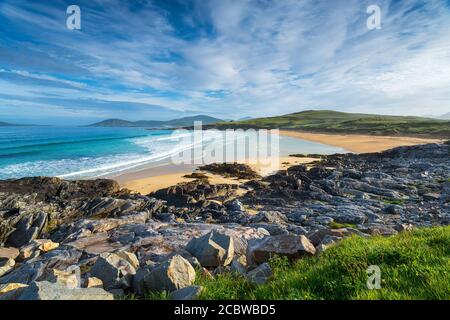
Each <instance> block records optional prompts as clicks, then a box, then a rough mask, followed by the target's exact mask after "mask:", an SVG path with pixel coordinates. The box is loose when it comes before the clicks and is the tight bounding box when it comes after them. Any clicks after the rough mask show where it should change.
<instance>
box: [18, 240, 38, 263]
mask: <svg viewBox="0 0 450 320" xmlns="http://www.w3.org/2000/svg"><path fill="white" fill-rule="evenodd" d="M36 250H37V246H36V244H33V243H30V244H27V245H26V246H23V247H21V248H20V251H19V256H18V261H25V260H27V259H29V258H31V257H37V256H39V254H40V252H37V253H36V254H35V252H36Z"/></svg>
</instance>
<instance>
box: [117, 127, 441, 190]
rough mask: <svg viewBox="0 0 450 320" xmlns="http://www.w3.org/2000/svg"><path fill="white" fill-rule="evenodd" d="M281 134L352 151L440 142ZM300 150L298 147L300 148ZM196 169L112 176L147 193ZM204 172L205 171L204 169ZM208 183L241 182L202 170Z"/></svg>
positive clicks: (289, 161)
mask: <svg viewBox="0 0 450 320" xmlns="http://www.w3.org/2000/svg"><path fill="white" fill-rule="evenodd" d="M280 135H284V136H289V137H293V138H299V139H303V140H307V141H312V142H318V143H322V144H326V145H331V146H336V147H340V148H343V149H345V150H348V151H349V152H354V153H366V152H379V151H383V150H387V149H391V148H395V147H399V146H408V145H417V144H426V143H435V142H441V140H438V139H421V138H413V137H382V136H380V137H378V136H370V135H334V134H321V133H307V132H299V131H289V130H280ZM299 153H301V150H299ZM315 160H317V159H314V158H296V157H280V158H279V169H285V168H287V167H289V166H292V165H295V164H300V163H303V164H306V163H309V162H312V161H315ZM248 164H249V165H250V166H251V167H252V168H253V170H255V171H256V172H258V173H259V174H261V175H263V176H264V175H268V174H270V173H272V172H273V171H274V170H273V168H270V167H264V166H262V165H260V164H252V163H248ZM194 171H197V172H200V171H198V170H197V167H196V166H193V165H191V166H190V165H170V164H168V165H164V166H160V167H155V168H149V169H143V170H140V171H136V172H130V173H124V174H122V175H120V176H117V177H112V178H113V179H115V180H116V181H118V182H119V183H120V185H121V186H123V187H125V188H127V189H130V190H133V191H135V192H139V193H141V194H148V193H150V192H153V191H156V190H159V189H162V188H167V187H169V186H173V185H176V184H177V183H180V182H188V181H192V180H193V179H192V178H186V177H184V176H185V175H188V174H190V173H192V172H194ZM204 173H205V172H204ZM205 174H206V175H207V176H208V178H209V181H210V182H211V183H216V184H217V183H229V184H232V183H235V184H239V183H241V182H243V181H242V180H241V181H239V180H237V179H231V178H224V177H222V176H219V175H213V174H210V173H205Z"/></svg>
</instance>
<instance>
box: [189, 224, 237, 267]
mask: <svg viewBox="0 0 450 320" xmlns="http://www.w3.org/2000/svg"><path fill="white" fill-rule="evenodd" d="M185 249H186V251H188V252H189V253H191V254H192V255H193V256H194V257H196V258H197V259H198V261H199V262H200V264H201V265H202V266H204V267H217V266H220V265H224V266H226V265H228V264H230V263H231V260H232V259H233V256H234V242H233V238H232V237H230V236H228V235H225V234H222V233H219V232H216V231H211V232H210V233H208V234H206V235H204V236H202V237H200V238H193V239H192V240H191V241H189V243H188V244H187V246H186V248H185Z"/></svg>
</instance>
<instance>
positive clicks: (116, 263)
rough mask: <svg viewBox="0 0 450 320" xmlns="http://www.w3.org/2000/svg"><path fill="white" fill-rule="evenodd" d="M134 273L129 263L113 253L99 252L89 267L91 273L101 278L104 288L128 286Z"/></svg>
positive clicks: (134, 270)
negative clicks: (98, 255)
mask: <svg viewBox="0 0 450 320" xmlns="http://www.w3.org/2000/svg"><path fill="white" fill-rule="evenodd" d="M135 273H136V269H135V268H134V267H133V266H132V265H131V263H130V262H128V261H127V260H126V259H123V258H121V257H120V256H118V255H117V254H115V253H104V254H101V255H100V257H99V258H98V259H97V261H96V262H95V264H94V265H93V266H92V268H91V275H92V276H93V277H96V278H99V279H100V280H102V282H103V284H104V287H105V289H121V288H128V287H130V286H131V280H132V277H133V275H134V274H135Z"/></svg>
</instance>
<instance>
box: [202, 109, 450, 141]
mask: <svg viewBox="0 0 450 320" xmlns="http://www.w3.org/2000/svg"><path fill="white" fill-rule="evenodd" d="M210 127H214V128H218V129H225V128H272V129H275V128H278V129H289V130H301V131H309V132H323V133H349V134H372V135H411V136H430V137H439V138H450V121H448V120H437V119H429V118H421V117H401V116H384V115H374V114H360V113H345V112H337V111H328V110H323V111H302V112H297V113H292V114H288V115H284V116H278V117H269V118H259V119H252V120H246V121H238V122H225V123H218V124H216V125H214V126H210Z"/></svg>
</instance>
